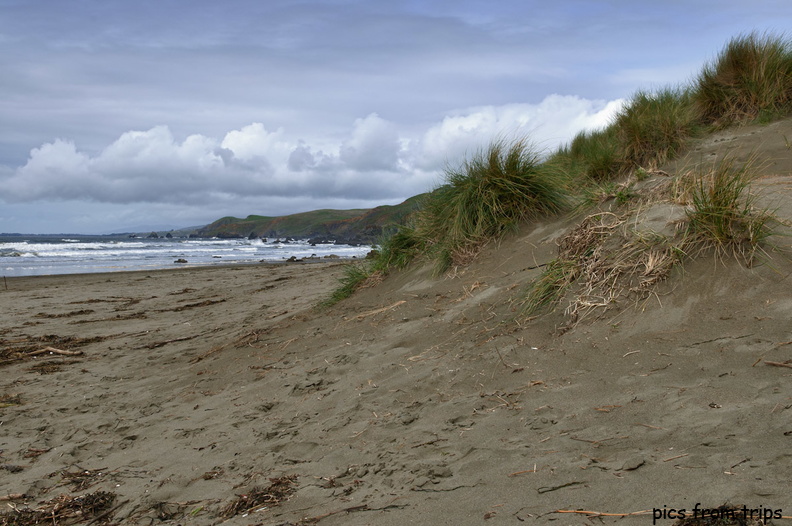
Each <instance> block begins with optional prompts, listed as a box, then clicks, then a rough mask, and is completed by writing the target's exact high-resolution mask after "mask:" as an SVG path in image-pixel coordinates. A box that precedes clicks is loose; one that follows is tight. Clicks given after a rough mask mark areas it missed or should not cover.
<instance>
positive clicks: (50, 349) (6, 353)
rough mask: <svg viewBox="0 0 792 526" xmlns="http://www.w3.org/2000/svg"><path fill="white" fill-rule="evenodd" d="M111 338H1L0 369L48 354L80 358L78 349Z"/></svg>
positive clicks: (52, 335) (53, 336)
mask: <svg viewBox="0 0 792 526" xmlns="http://www.w3.org/2000/svg"><path fill="white" fill-rule="evenodd" d="M111 337H112V336H93V337H90V338H80V337H77V336H59V335H57V334H48V335H45V336H28V337H23V338H16V339H13V340H7V339H2V338H0V367H2V366H3V365H8V364H10V363H14V362H19V361H23V360H27V359H30V358H34V357H36V356H40V355H47V354H57V355H61V356H79V355H81V354H82V351H77V350H76V349H79V348H80V347H83V346H85V345H89V344H91V343H97V342H101V341H103V340H106V339H108V338H111Z"/></svg>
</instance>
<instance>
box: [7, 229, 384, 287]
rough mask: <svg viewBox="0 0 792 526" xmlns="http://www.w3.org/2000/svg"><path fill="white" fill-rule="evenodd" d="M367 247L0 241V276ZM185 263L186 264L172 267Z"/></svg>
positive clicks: (74, 238)
mask: <svg viewBox="0 0 792 526" xmlns="http://www.w3.org/2000/svg"><path fill="white" fill-rule="evenodd" d="M370 250H371V246H368V245H363V246H351V245H334V244H316V245H314V246H312V245H311V244H310V243H309V242H308V241H306V240H297V241H289V242H283V241H281V242H265V241H263V240H261V239H217V238H212V239H186V238H178V239H177V238H172V239H169V238H159V239H154V238H130V237H127V236H79V235H66V236H42V235H36V236H24V235H22V236H20V235H13V236H0V274H2V275H3V276H8V277H12V276H42V275H54V274H81V273H91V272H120V271H131V270H156V269H165V268H179V267H187V266H207V265H228V264H242V263H258V262H279V261H286V260H288V259H289V258H291V257H292V256H294V257H295V258H298V259H302V258H310V257H315V258H318V259H326V258H325V256H329V255H335V256H338V257H340V258H349V259H351V258H361V257H364V256H365V255H366V253H368V252H369V251H370ZM177 260H185V261H186V263H176V261H177Z"/></svg>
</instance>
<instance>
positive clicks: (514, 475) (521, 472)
mask: <svg viewBox="0 0 792 526" xmlns="http://www.w3.org/2000/svg"><path fill="white" fill-rule="evenodd" d="M524 473H536V464H534V467H533V469H524V470H522V471H515V472H514V473H509V474H508V475H506V476H507V477H516V476H517V475H522V474H524Z"/></svg>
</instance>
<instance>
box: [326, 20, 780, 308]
mask: <svg viewBox="0 0 792 526" xmlns="http://www.w3.org/2000/svg"><path fill="white" fill-rule="evenodd" d="M790 113H792V43H791V41H790V40H789V39H787V38H785V37H783V36H773V35H768V34H765V35H759V34H757V33H749V34H746V35H740V36H738V37H736V38H733V39H732V40H731V41H729V43H728V44H727V45H726V46H725V48H724V49H723V50H722V51H721V53H720V54H719V55H718V56H717V58H716V59H715V60H714V61H713V62H712V63H711V64H708V65H706V66H705V67H704V68H703V70H702V71H701V73H700V74H699V75H698V77H697V78H696V79H695V80H694V81H693V82H692V83H691V85H689V86H680V87H668V88H662V89H658V90H654V91H645V90H640V91H638V92H636V93H635V94H634V95H633V96H632V97H631V99H630V100H629V101H628V102H627V103H626V104H625V105H624V106H623V107H622V108H621V110H620V111H619V112H618V113H617V114H616V115H615V117H614V118H613V120H612V122H611V123H610V124H609V125H608V126H606V127H604V128H603V129H600V130H593V131H583V132H580V133H578V134H577V135H576V136H575V137H574V139H573V140H572V141H571V142H570V143H569V144H568V145H564V146H562V147H560V148H559V149H558V150H557V151H556V152H554V153H553V154H551V155H550V156H549V157H548V158H547V159H546V160H543V159H541V157H540V155H538V153H537V151H536V150H535V149H533V148H532V147H531V145H530V143H529V142H528V140H527V139H517V140H514V141H506V140H503V139H499V140H495V141H494V142H492V143H491V144H490V145H489V146H488V147H487V148H485V149H482V150H480V151H478V152H477V153H475V154H474V155H473V156H472V157H471V158H469V159H467V160H464V161H462V163H461V164H460V165H459V166H457V167H453V168H449V169H447V170H446V171H445V181H444V183H443V184H442V185H441V186H439V187H438V188H436V189H435V190H434V191H433V192H431V193H430V194H428V196H427V197H426V198H425V199H424V200H423V204H422V206H421V207H420V208H419V209H418V211H417V212H416V213H415V215H414V216H413V221H412V226H411V227H403V228H402V229H401V230H399V231H398V232H397V233H396V234H394V235H393V236H392V237H391V238H389V239H388V240H386V241H384V242H383V243H382V244H381V251H380V253H379V255H378V256H377V258H375V260H374V261H371V262H368V263H366V264H365V265H363V266H358V267H357V268H356V269H351V270H349V272H348V273H347V275H346V276H345V277H344V279H343V280H342V285H341V290H345V291H349V290H351V291H354V290H355V288H356V287H359V286H360V284H362V283H365V282H366V280H367V279H370V277H371V276H374V275H384V274H387V273H388V272H389V271H390V270H391V269H393V268H403V267H404V266H407V265H408V264H409V263H410V262H411V261H413V260H415V259H420V258H426V259H431V260H433V261H434V262H435V271H436V273H443V272H445V271H447V270H448V269H449V268H451V267H454V266H457V265H461V264H464V263H466V262H468V261H470V260H471V259H472V258H473V257H475V255H476V254H477V252H478V250H480V248H481V247H482V246H483V245H485V244H486V243H487V242H488V241H490V240H492V239H497V238H498V237H499V236H501V235H502V234H503V232H505V231H506V230H508V229H509V228H511V227H513V226H515V225H517V224H518V223H520V222H523V221H530V220H535V219H537V218H539V217H542V216H546V215H548V214H554V213H557V212H560V211H561V210H563V209H565V208H566V207H567V206H568V205H569V204H571V203H573V202H577V203H579V206H591V205H596V204H598V203H601V202H602V200H603V199H610V198H614V199H616V201H617V203H618V204H620V205H625V204H629V202H630V201H631V200H632V198H633V196H634V193H633V189H632V185H631V184H630V183H620V184H619V183H618V182H617V181H618V179H619V178H621V179H625V178H626V179H627V180H628V181H632V180H638V181H640V180H642V179H645V178H647V177H648V176H649V174H650V173H656V172H655V170H656V168H657V167H658V166H659V165H661V164H662V163H664V162H667V161H669V160H671V159H673V158H675V157H677V156H678V155H680V154H681V153H683V152H684V150H685V149H686V148H687V147H688V145H689V144H690V140H691V139H693V138H695V137H699V136H701V135H702V134H703V133H705V132H707V131H709V130H712V129H716V128H719V127H723V126H726V125H730V124H734V123H741V122H746V121H754V122H756V121H758V122H766V121H767V120H768V119H774V118H778V117H783V116H785V115H788V114H790ZM749 174H750V167H736V166H735V165H734V164H733V163H732V164H729V163H725V164H722V166H719V167H716V168H715V169H714V170H712V171H711V172H709V173H707V174H703V175H700V176H699V177H698V178H695V179H692V180H691V181H692V182H690V181H688V183H687V184H688V185H689V194H690V196H691V202H690V205H691V212H690V214H689V217H688V231H687V239H688V240H689V241H690V243H691V245H690V246H694V245H695V246H696V247H699V248H701V247H707V246H714V247H715V248H716V249H717V251H718V252H719V253H722V252H724V251H731V252H733V253H735V254H742V255H744V256H746V257H752V255H753V253H754V252H755V250H756V249H757V247H759V246H760V244H761V243H762V241H763V240H765V239H766V238H767V236H768V235H769V232H770V230H769V227H770V223H771V221H772V214H770V213H769V212H766V211H757V210H755V209H754V207H753V200H752V198H751V197H750V196H749V195H748V194H747V192H746V189H747V188H748V185H749V184H750V181H751V177H750V175H749ZM677 248H679V247H677ZM680 250H681V249H680ZM646 254H654V252H651V251H649V252H646ZM674 254H677V253H676V252H674ZM642 257H643V256H642ZM647 257H648V256H647ZM652 257H653V258H655V257H656V256H652ZM674 257H676V256H674ZM574 259H575V258H571V259H570V258H563V257H561V258H560V259H559V260H557V261H555V262H553V263H552V264H550V265H549V266H548V268H547V269H546V273H545V275H544V276H543V277H542V278H541V279H540V281H539V283H538V284H537V287H536V289H537V292H536V297H535V298H534V299H531V300H530V301H529V310H531V309H535V308H538V307H541V306H542V305H547V304H548V303H552V302H553V301H555V299H554V298H556V297H557V295H558V294H559V293H560V291H562V289H563V288H565V286H566V285H564V284H565V283H567V281H569V278H570V276H574V275H575V273H574V272H571V271H570V265H569V261H570V260H574ZM578 259H579V258H578ZM672 259H673V258H672ZM345 293H346V292H344V294H345ZM350 293H351V292H350ZM531 305H532V306H531Z"/></svg>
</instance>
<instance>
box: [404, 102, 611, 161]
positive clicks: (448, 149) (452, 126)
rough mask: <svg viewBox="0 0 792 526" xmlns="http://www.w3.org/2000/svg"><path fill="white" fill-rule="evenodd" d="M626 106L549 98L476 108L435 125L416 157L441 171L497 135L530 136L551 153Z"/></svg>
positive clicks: (606, 121) (416, 147) (416, 145)
mask: <svg viewBox="0 0 792 526" xmlns="http://www.w3.org/2000/svg"><path fill="white" fill-rule="evenodd" d="M623 103H624V101H623V100H621V99H619V100H615V101H610V102H606V101H592V100H587V99H583V98H580V97H576V96H562V95H550V96H548V97H546V98H545V99H544V100H543V101H542V102H541V103H539V104H506V105H502V106H482V107H478V108H473V109H470V110H468V111H467V112H464V113H462V112H460V113H458V114H456V115H451V116H447V117H445V118H444V119H443V120H442V122H440V123H438V124H435V125H434V126H431V127H430V128H429V130H427V131H426V133H425V134H424V136H423V137H422V139H421V140H420V141H419V142H418V143H416V144H415V145H414V151H413V155H414V157H415V162H416V164H417V165H418V166H420V167H422V168H424V169H428V170H432V169H438V168H439V167H442V166H443V164H444V163H446V162H449V161H450V162H453V161H455V160H456V159H461V158H464V157H465V156H468V155H470V154H472V153H473V152H475V151H477V150H479V149H481V148H483V147H485V146H486V145H487V144H488V143H489V142H490V141H492V140H493V139H494V138H498V137H502V138H510V137H528V138H529V139H531V140H533V142H534V143H535V145H536V146H537V148H540V149H541V150H544V151H552V150H554V149H556V148H557V147H558V146H560V145H561V144H562V143H564V142H565V141H568V140H570V139H571V138H572V137H573V136H574V135H575V134H576V133H578V132H579V131H581V130H584V129H586V130H590V129H597V128H602V127H603V126H605V125H607V124H608V123H609V122H610V120H611V119H612V118H613V116H614V115H615V113H616V112H617V111H618V110H619V108H621V107H622V104H623Z"/></svg>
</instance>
